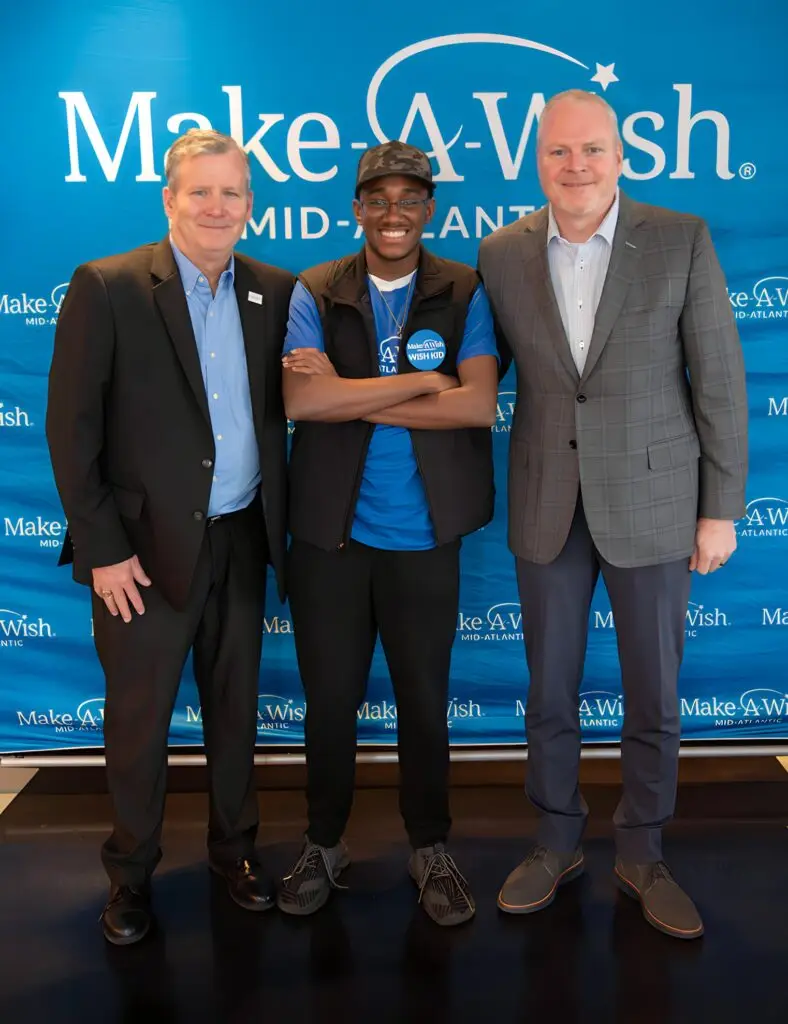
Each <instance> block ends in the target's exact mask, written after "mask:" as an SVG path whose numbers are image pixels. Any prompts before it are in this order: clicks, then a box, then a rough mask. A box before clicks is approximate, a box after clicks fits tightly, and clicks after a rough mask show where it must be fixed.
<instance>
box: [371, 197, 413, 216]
mask: <svg viewBox="0 0 788 1024" xmlns="http://www.w3.org/2000/svg"><path fill="white" fill-rule="evenodd" d="M429 201H430V200H429V196H428V197H427V198H426V199H395V200H394V201H393V202H389V201H388V199H360V200H359V202H360V203H361V205H362V206H363V207H365V208H366V210H367V212H368V213H372V214H374V215H375V216H376V217H379V216H382V215H383V214H385V213H388V212H389V207H390V206H396V208H397V209H398V210H399V212H400V213H411V214H412V213H415V212H416V211H417V210H418V208H419V207H420V206H426V205H427V203H428V202H429Z"/></svg>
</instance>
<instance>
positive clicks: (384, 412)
mask: <svg viewBox="0 0 788 1024" xmlns="http://www.w3.org/2000/svg"><path fill="white" fill-rule="evenodd" d="M433 192H434V185H433V179H432V168H431V166H430V161H429V159H428V158H427V156H426V154H425V153H423V152H422V151H421V150H418V149H416V148H415V147H413V146H410V145H406V144H404V143H401V142H387V143H384V144H383V145H381V146H376V147H375V148H373V149H370V150H368V151H367V152H366V153H364V155H363V156H362V157H361V160H360V162H359V165H358V174H357V178H356V192H355V199H354V202H353V210H354V213H355V216H356V220H357V222H358V224H359V225H360V226H361V227H362V228H363V229H364V246H363V248H362V249H361V251H360V252H358V253H356V254H353V255H350V256H346V257H344V258H343V259H339V260H335V261H333V262H330V263H324V264H321V265H320V266H317V267H314V268H312V269H311V270H308V271H306V272H305V273H304V274H302V275H301V277H300V279H299V282H298V284H297V286H296V289H295V291H294V294H293V299H292V302H291V305H290V319H289V323H288V332H287V338H286V341H285V347H284V353H285V354H284V357H283V366H284V371H283V388H284V392H283V393H284V397H285V406H286V410H287V414H288V416H289V417H290V418H291V419H293V420H294V421H295V424H296V426H295V434H294V437H293V447H292V455H291V462H290V488H291V489H290V509H289V524H288V525H289V529H290V533H291V535H292V538H293V543H292V548H291V552H290V565H289V592H290V602H291V609H292V614H293V623H294V627H295V641H296V652H297V655H298V664H299V669H300V672H301V678H302V681H303V685H304V690H305V693H306V698H307V717H306V737H305V738H306V755H307V767H308V781H307V801H308V818H309V824H308V829H307V835H306V841H305V845H304V848H303V851H302V853H301V856H300V857H299V858H298V861H297V862H296V864H295V865H294V867H293V869H292V871H291V873H290V874H289V875H288V876H287V877H286V878H285V879H283V881H282V884H281V887H280V892H279V897H278V904H279V907H280V909H281V910H283V911H285V912H286V913H289V914H311V913H313V912H314V911H316V910H318V909H319V908H320V907H321V906H323V904H324V903H325V902H326V900H327V899H328V897H329V896H330V894H331V891H332V889H336V888H341V886H340V885H339V882H338V877H339V875H340V873H341V872H342V870H343V869H344V868H345V867H347V865H348V864H349V858H348V851H347V848H346V846H345V844H344V842H343V840H342V834H343V832H344V830H345V826H346V823H347V820H348V816H349V814H350V809H351V804H352V800H353V785H354V770H355V759H356V723H357V711H358V708H359V705H360V704H361V702H362V701H363V699H364V694H365V691H366V687H367V681H368V677H369V671H370V666H371V662H372V655H373V651H374V648H375V643H376V640H377V638H378V636H379V637H380V640H381V644H382V647H383V651H384V653H385V656H386V660H387V663H388V667H389V672H390V675H391V681H392V684H393V689H394V694H395V697H396V702H397V724H398V752H399V764H400V780H401V781H400V808H401V811H402V816H403V819H404V822H405V827H406V830H407V832H408V837H409V839H410V843H411V846H412V847H413V853H412V855H411V857H410V862H409V872H410V875H411V877H412V878H413V880H414V881H415V882H416V884H417V885H418V887H419V890H420V895H419V899H420V902H421V905H422V906H423V907H424V909H425V911H426V912H427V913H428V914H429V916H430V917H431V918H432V919H433V920H434V921H436V922H437V923H438V924H441V925H454V924H460V923H461V922H463V921H467V920H469V919H470V918H471V917H472V916H473V914H474V913H475V904H474V900H473V897H472V895H471V893H470V889H469V886H468V883H467V882H466V880H465V878H464V877H463V876H462V874H461V873H460V871H459V870H458V868H457V866H456V864H455V863H454V860H453V858H452V857H451V856H450V855H449V854H448V853H447V851H446V847H445V844H446V840H447V837H448V833H449V828H450V825H451V818H450V815H449V799H448V789H449V737H448V723H447V703H448V696H449V693H448V687H449V666H450V659H451V649H452V644H453V641H454V636H455V629H456V623H457V614H458V605H459V553H460V543H461V537H462V536H463V535H465V534H467V533H471V532H473V531H474V530H478V529H479V528H480V527H482V526H484V525H485V523H487V522H489V520H490V518H491V517H492V513H493V495H494V491H493V463H492V448H491V437H490V427H491V426H492V424H493V421H494V417H495V410H496V399H497V382H498V368H499V367H498V355H497V350H496V343H495V337H494V332H493V323H492V317H491V314H490V309H489V305H488V302H487V297H486V295H485V293H484V290H483V288H482V286H481V284H480V282H479V278H478V277H477V275H476V272H475V271H474V270H473V269H472V268H471V267H468V266H465V265H463V264H461V263H455V262H452V261H450V260H445V259H441V258H439V257H437V256H434V255H433V254H431V253H430V252H428V251H427V250H426V249H424V248H423V247H422V246H421V244H420V240H421V236H422V232H423V230H424V227H425V225H426V224H428V223H429V221H430V220H431V219H432V216H433V214H434V211H435V200H434V198H433Z"/></svg>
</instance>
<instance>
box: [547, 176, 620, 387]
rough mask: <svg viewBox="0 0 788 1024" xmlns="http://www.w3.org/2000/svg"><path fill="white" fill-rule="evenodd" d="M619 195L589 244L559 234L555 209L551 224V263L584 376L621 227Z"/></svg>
mask: <svg viewBox="0 0 788 1024" xmlns="http://www.w3.org/2000/svg"><path fill="white" fill-rule="evenodd" d="M618 206H619V200H618V192H616V198H615V199H614V200H613V205H612V206H611V207H610V210H609V211H608V213H607V216H606V217H605V219H604V220H603V221H602V223H601V224H600V225H599V227H598V228H597V230H596V232H595V233H594V234H593V235H592V236H591V238H589V239H588V241H587V242H567V240H566V239H565V238H562V237H561V232H560V231H559V230H558V225H557V224H556V221H555V217H554V216H553V208H552V207H550V211H549V216H548V224H547V260H548V263H549V264H550V278H551V280H552V282H553V290H554V292H555V297H556V301H557V302H558V308H559V310H560V311H561V320H562V321H563V324H564V330H565V331H566V336H567V338H568V339H569V346H570V348H571V350H572V358H573V359H574V361H575V366H576V367H577V372H578V373H579V374H581V375H582V373H583V367H584V366H585V363H586V357H587V355H588V346H589V344H590V343H591V335H592V333H593V331H594V320H595V318H596V311H597V306H598V305H599V299H600V298H601V296H602V288H603V287H604V284H605V278H606V277H607V268H608V266H609V264H610V253H611V251H612V249H613V236H614V234H615V232H616V224H617V223H618Z"/></svg>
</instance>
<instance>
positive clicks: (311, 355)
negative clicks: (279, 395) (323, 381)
mask: <svg viewBox="0 0 788 1024" xmlns="http://www.w3.org/2000/svg"><path fill="white" fill-rule="evenodd" d="M282 366H283V367H284V368H285V369H286V370H292V371H293V372H294V373H308V374H312V375H315V374H317V375H322V376H329V377H336V375H337V371H336V370H335V369H334V366H333V364H332V362H331V360H330V359H329V358H328V356H327V355H326V354H325V352H321V351H320V350H319V349H316V348H294V349H292V351H290V352H288V353H287V354H286V355H284V356H282Z"/></svg>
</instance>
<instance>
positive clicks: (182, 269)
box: [170, 235, 235, 295]
mask: <svg viewBox="0 0 788 1024" xmlns="http://www.w3.org/2000/svg"><path fill="white" fill-rule="evenodd" d="M170 245H171V246H172V254H173V256H174V257H175V262H176V264H177V266H178V271H179V273H180V275H181V281H183V289H184V291H185V292H186V294H187V295H191V293H192V292H193V291H194V289H195V287H196V285H197V283H198V278H202V280H203V281H205V284H206V285H207V284H208V282H207V281H206V280H205V275H204V274H203V272H202V271H201V270H200V268H199V267H195V265H194V264H193V263H192V261H191V260H190V259H189V257H188V256H184V254H183V253H182V252H181V250H180V249H179V248H178V246H177V245H176V244H175V242H174V241H173V240H172V235H170ZM225 274H227V275H229V280H230V284H231V285H232V284H233V282H234V280H235V254H234V253H230V260H229V262H228V264H227V267H226V268H225V269H224V270H223V271H222V278H223V277H224V276H225ZM220 281H221V278H220Z"/></svg>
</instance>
